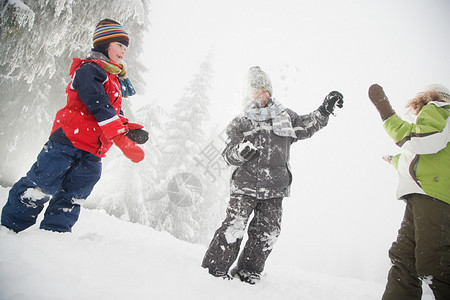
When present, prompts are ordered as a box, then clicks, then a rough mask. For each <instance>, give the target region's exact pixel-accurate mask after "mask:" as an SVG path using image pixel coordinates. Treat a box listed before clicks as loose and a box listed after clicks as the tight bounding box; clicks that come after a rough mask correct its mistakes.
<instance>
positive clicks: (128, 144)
mask: <svg viewBox="0 0 450 300" xmlns="http://www.w3.org/2000/svg"><path fill="white" fill-rule="evenodd" d="M112 141H113V142H114V144H115V145H116V146H117V147H119V149H120V150H122V152H123V154H124V155H125V156H126V157H127V158H129V159H130V160H131V161H132V162H134V163H138V162H140V161H142V160H143V159H144V156H145V154H144V151H143V150H142V149H141V148H139V147H138V146H136V144H135V143H134V142H133V141H132V140H130V139H129V138H128V137H127V136H126V135H124V134H119V135H116V136H115V137H113V138H112Z"/></svg>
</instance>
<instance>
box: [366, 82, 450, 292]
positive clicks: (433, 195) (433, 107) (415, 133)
mask: <svg viewBox="0 0 450 300" xmlns="http://www.w3.org/2000/svg"><path fill="white" fill-rule="evenodd" d="M369 98H370V100H371V101H372V102H373V103H374V105H375V107H376V108H377V109H378V111H379V113H380V115H381V118H382V120H383V121H384V124H383V126H384V128H385V130H386V131H387V133H388V134H389V135H390V136H391V138H392V139H393V140H394V142H395V143H396V144H397V145H398V146H399V147H401V148H402V150H403V152H402V153H401V154H398V155H396V156H394V157H392V158H388V159H387V161H388V162H390V163H392V164H393V165H394V166H395V167H396V168H397V171H398V174H399V185H398V189H397V197H398V199H403V200H405V201H406V211H405V216H404V219H403V222H402V224H401V227H400V230H399V232H398V237H397V241H395V242H394V243H393V244H392V247H391V249H390V250H389V257H390V259H391V262H392V268H391V270H390V271H389V275H388V282H387V285H386V290H385V292H384V295H383V300H391V299H392V300H397V299H402V300H409V299H411V300H412V299H416V300H420V299H421V297H422V287H421V285H422V281H424V282H426V283H427V284H428V285H429V286H430V288H431V289H432V291H433V293H434V296H435V298H436V299H437V300H444V299H450V143H449V141H450V91H449V90H448V89H447V88H446V87H444V86H442V85H438V84H434V85H430V86H429V87H427V88H426V89H425V90H424V91H423V92H420V93H419V94H417V96H416V97H415V98H414V99H412V100H411V102H410V103H409V104H408V107H409V108H410V109H411V110H412V111H413V112H414V113H415V114H416V115H417V118H416V121H415V123H413V124H411V123H408V122H406V121H403V120H402V119H401V118H400V117H399V116H398V115H396V114H395V112H394V110H393V109H392V107H391V105H390V103H389V100H388V98H387V97H386V95H385V93H384V91H383V89H382V88H381V86H379V85H377V84H374V85H372V86H371V87H370V88H369Z"/></svg>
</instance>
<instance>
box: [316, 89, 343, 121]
mask: <svg viewBox="0 0 450 300" xmlns="http://www.w3.org/2000/svg"><path fill="white" fill-rule="evenodd" d="M343 99H344V96H342V94H341V93H339V92H336V91H333V92H330V93H329V94H328V95H327V96H326V97H325V99H324V100H323V103H322V105H321V106H319V110H320V112H321V113H322V115H324V116H325V117H328V116H329V115H331V114H332V113H333V111H334V108H335V106H337V107H339V108H342V107H343V106H344V100H343Z"/></svg>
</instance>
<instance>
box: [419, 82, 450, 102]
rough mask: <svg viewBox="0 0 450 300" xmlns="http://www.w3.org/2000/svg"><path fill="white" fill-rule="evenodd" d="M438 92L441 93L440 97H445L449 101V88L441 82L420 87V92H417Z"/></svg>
mask: <svg viewBox="0 0 450 300" xmlns="http://www.w3.org/2000/svg"><path fill="white" fill-rule="evenodd" d="M431 91H434V92H438V93H439V95H441V97H443V98H445V99H447V101H450V90H449V89H448V88H446V87H445V86H443V85H442V84H437V83H435V84H430V85H428V86H426V87H425V88H424V89H422V91H421V92H419V93H418V94H423V93H426V92H431Z"/></svg>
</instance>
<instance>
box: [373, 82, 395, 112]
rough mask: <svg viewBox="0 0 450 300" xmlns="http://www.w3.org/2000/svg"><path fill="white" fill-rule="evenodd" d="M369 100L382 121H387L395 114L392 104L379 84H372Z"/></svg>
mask: <svg viewBox="0 0 450 300" xmlns="http://www.w3.org/2000/svg"><path fill="white" fill-rule="evenodd" d="M369 98H370V100H371V101H372V102H373V104H374V105H375V107H376V108H377V110H378V112H379V113H380V116H381V120H383V121H386V120H387V119H389V117H391V116H392V115H394V114H395V111H394V110H393V109H392V106H391V103H390V102H389V99H388V97H386V94H385V93H384V91H383V88H382V87H381V86H379V85H378V84H372V85H371V86H370V88H369Z"/></svg>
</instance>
